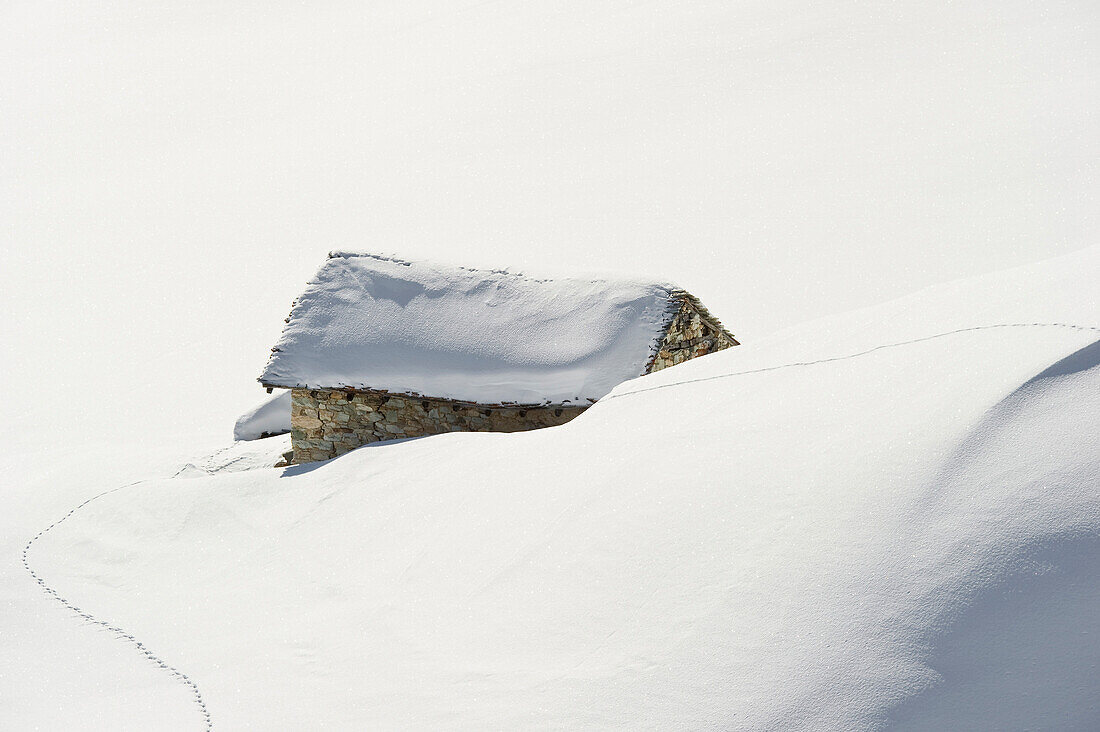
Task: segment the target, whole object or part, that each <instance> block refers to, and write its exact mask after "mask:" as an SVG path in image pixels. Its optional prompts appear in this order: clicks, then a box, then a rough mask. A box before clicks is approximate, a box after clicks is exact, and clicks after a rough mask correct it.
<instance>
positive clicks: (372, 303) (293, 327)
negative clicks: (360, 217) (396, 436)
mask: <svg viewBox="0 0 1100 732" xmlns="http://www.w3.org/2000/svg"><path fill="white" fill-rule="evenodd" d="M674 289H675V288H673V287H672V286H671V285H664V284H660V283H648V282H639V281H629V280H591V279H589V280H580V279H570V278H561V279H538V278H534V277H531V276H528V275H522V274H519V273H511V272H502V271H489V270H478V269H471V268H467V267H457V266H449V265H444V264H440V263H435V262H409V261H405V260H400V259H394V258H392V257H382V256H377V255H372V254H358V253H354V252H332V253H331V254H329V257H328V259H326V260H325V262H324V264H322V265H321V268H320V269H319V270H318V271H317V274H316V275H314V277H313V278H312V279H311V280H310V282H309V285H308V286H306V289H305V292H303V293H302V295H301V296H300V297H299V298H298V300H297V302H296V303H295V305H294V308H293V310H292V311H291V313H290V317H289V318H288V319H287V323H286V327H285V328H284V329H283V334H282V336H281V337H280V338H279V341H278V342H277V343H276V344H275V347H274V348H273V349H272V353H271V358H270V359H269V361H268V363H267V367H266V368H265V369H264V372H263V374H262V375H261V376H260V381H261V382H262V383H263V384H265V385H275V386H283V387H308V388H324V387H341V386H347V387H352V388H356V389H384V390H386V391H389V392H392V393H399V394H416V395H421V396H428V397H436V398H447V399H460V400H464V401H471V402H480V403H482V404H501V403H504V402H510V403H513V404H544V403H547V402H549V403H553V404H565V403H569V402H573V403H580V404H583V405H585V406H587V405H588V404H589V402H590V401H595V400H597V399H599V398H600V397H602V396H603V395H604V394H607V393H608V392H609V391H611V389H612V388H613V387H614V386H615V385H617V384H619V383H620V382H623V381H626V380H627V379H632V378H634V377H637V376H641V375H642V374H644V373H645V370H646V366H647V365H648V363H649V361H650V359H651V358H652V357H653V355H654V354H655V353H656V352H657V346H658V344H659V343H660V340H661V338H662V337H663V336H664V334H665V331H666V330H667V329H668V325H669V323H670V322H671V321H672V317H673V315H674V314H675V312H676V308H677V307H678V303H676V301H674V300H673V299H672V293H673V290H674Z"/></svg>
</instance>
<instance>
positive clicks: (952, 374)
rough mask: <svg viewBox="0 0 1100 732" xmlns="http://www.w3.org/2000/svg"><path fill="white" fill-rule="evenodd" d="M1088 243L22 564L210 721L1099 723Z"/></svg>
mask: <svg viewBox="0 0 1100 732" xmlns="http://www.w3.org/2000/svg"><path fill="white" fill-rule="evenodd" d="M1098 267H1100V249H1097V248H1093V249H1091V250H1088V251H1085V252H1082V253H1079V254H1075V255H1071V256H1069V257H1064V258H1061V259H1057V260H1051V261H1049V262H1046V263H1043V264H1041V265H1035V266H1031V267H1026V268H1020V269H1017V270H1012V271H1008V272H1003V273H997V274H994V275H990V276H986V277H982V278H977V279H972V280H968V281H961V282H956V283H950V284H948V285H945V286H941V287H937V288H931V289H929V290H926V291H923V292H921V293H917V294H915V295H913V296H910V297H908V298H905V299H902V300H898V301H895V302H891V303H886V304H884V305H882V306H878V307H875V308H871V309H867V310H863V311H856V312H853V313H850V314H847V315H842V316H834V317H830V318H827V319H824V320H821V321H817V322H812V323H808V324H806V325H803V326H799V327H796V328H794V329H791V330H788V331H786V332H784V333H782V334H779V335H777V336H776V337H775V338H772V339H770V340H768V341H765V342H761V343H757V344H746V345H745V346H742V347H741V348H738V349H731V350H730V351H726V352H722V353H719V354H714V355H712V356H707V357H705V358H703V359H699V360H697V361H694V362H691V363H689V364H686V365H684V366H680V367H677V368H674V369H668V370H666V371H664V372H661V373H659V374H656V375H654V376H648V377H643V378H641V379H637V380H634V381H631V382H628V383H626V384H624V385H622V386H621V387H619V388H618V389H616V390H615V391H614V392H613V393H612V394H611V395H610V396H609V397H607V398H605V399H604V400H602V401H600V402H599V403H598V404H597V405H596V406H594V407H593V408H592V409H590V410H589V411H588V412H587V413H586V414H584V415H583V416H582V417H580V418H578V419H576V420H575V421H573V422H571V423H569V424H567V425H565V426H563V427H559V428H552V429H547V430H539V431H535V432H529V433H519V434H510V435H504V434H450V435H442V436H438V437H430V438H425V439H420V440H412V441H407V442H402V443H391V444H382V445H376V446H371V447H367V448H362V449H359V450H357V451H355V452H353V453H350V454H348V455H346V456H343V457H341V458H338V459H336V460H333V461H330V462H326V463H320V464H316V465H306V466H296V467H292V468H287V469H272V468H260V467H253V468H252V469H248V470H243V471H239V472H227V471H219V470H218V469H217V466H216V465H213V464H210V465H208V466H207V469H206V470H200V469H195V468H192V469H189V470H187V471H184V473H183V474H181V475H180V476H179V477H176V478H171V479H165V480H151V481H147V482H144V483H141V484H139V485H134V486H130V487H127V488H123V489H122V490H119V491H117V492H114V493H110V494H107V495H104V496H102V497H101V498H98V499H96V500H94V501H92V502H91V503H89V504H88V505H86V506H84V507H83V508H81V509H80V510H79V511H77V512H76V513H74V514H73V515H72V516H70V517H69V518H67V519H66V520H65V521H64V522H63V523H61V524H59V525H57V526H56V527H54V528H53V529H52V530H51V531H49V532H48V533H46V534H44V535H43V536H42V537H41V538H39V539H38V540H37V541H36V542H35V543H34V544H33V546H32V547H31V548H30V551H29V561H30V564H31V566H32V567H33V568H34V570H35V571H36V572H37V573H38V574H39V575H40V576H41V577H43V578H44V579H45V581H46V582H47V583H48V584H49V585H50V586H51V587H52V588H53V589H55V590H56V591H57V592H58V593H60V594H61V595H63V596H64V597H66V598H71V599H72V600H71V601H72V602H74V603H75V604H78V605H79V607H81V608H82V610H81V612H83V613H87V614H90V615H92V616H94V618H96V619H105V620H106V621H108V622H110V623H111V624H115V625H117V626H119V627H120V628H122V629H124V632H125V635H126V636H133V637H134V638H135V639H136V640H137V641H138V642H140V643H142V644H143V648H148V649H151V651H152V652H154V653H155V654H156V655H157V657H158V658H161V659H166V662H167V663H168V665H170V666H173V667H175V668H177V669H180V671H181V673H185V674H186V675H187V676H188V679H190V680H191V681H193V683H195V684H196V685H197V687H198V688H199V689H200V690H201V693H202V698H203V700H204V702H205V704H206V709H208V710H209V713H210V714H211V717H212V719H213V721H214V724H215V726H216V727H218V728H224V729H239V728H244V727H258V728H263V729H304V728H319V727H333V728H339V729H358V728H408V727H417V728H461V729H484V728H509V729H514V728H545V727H547V726H549V727H554V728H608V727H615V728H637V727H639V726H641V727H649V726H652V727H656V728H664V729H669V728H683V727H689V728H702V727H719V728H724V729H874V728H880V727H883V726H888V727H889V728H891V729H918V730H942V729H945V728H967V729H1025V728H1038V729H1095V728H1096V726H1097V725H1098V724H1100V703H1098V701H1097V700H1098V699H1100V688H1098V687H1097V679H1096V676H1095V673H1094V669H1095V668H1096V667H1097V664H1098V663H1100V614H1097V613H1096V611H1095V608H1096V606H1097V602H1098V601H1100V589H1098V588H1100V570H1098V568H1100V542H1098V541H1097V537H1098V536H1100V450H1097V443H1096V435H1097V434H1098V430H1100V401H1098V397H1100V365H1098V364H1100V351H1098V350H1097V348H1098V346H1097V344H1098V343H1100V306H1098V303H1097V301H1096V297H1095V295H1094V294H1093V293H1094V288H1093V287H1092V285H1093V281H1094V279H1095V277H1094V275H1095V273H1096V272H1097V271H1098ZM266 442H273V443H279V444H273V445H271V446H269V447H267V448H264V449H267V450H269V451H270V454H277V452H278V449H279V448H280V447H282V444H283V443H282V442H281V441H280V440H272V441H260V442H259V443H252V444H254V445H257V446H263V444H264V443H266ZM232 462H233V461H232V460H230V461H229V464H232ZM253 464H255V463H253ZM243 467H249V466H247V465H246V466H243ZM89 632H91V630H89ZM122 643H129V641H126V640H125V639H124V640H123V641H122ZM133 655H134V656H135V663H136V662H140V661H141V657H140V656H139V655H138V650H137V649H134V653H133ZM148 672H149V673H150V674H155V673H158V672H159V673H161V675H162V676H165V677H169V678H170V676H169V674H170V672H169V671H167V670H165V669H159V668H158V667H157V665H156V664H150V667H149V671H148ZM191 692H192V690H191V689H190V688H189V687H187V686H186V685H184V684H183V683H177V685H176V688H175V691H174V697H173V694H172V693H169V692H167V691H164V692H163V693H164V694H165V696H166V697H167V698H169V699H171V700H173V703H175V704H176V705H177V707H178V705H179V704H184V703H185V702H186V701H187V700H188V698H189V696H190V695H191ZM192 707H193V708H192V709H191V713H190V716H181V717H180V718H179V719H174V720H173V723H174V724H178V727H179V728H181V729H186V728H195V727H196V725H200V726H201V720H202V715H201V713H200V711H199V710H198V708H197V707H195V706H194V705H192Z"/></svg>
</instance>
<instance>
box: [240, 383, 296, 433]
mask: <svg viewBox="0 0 1100 732" xmlns="http://www.w3.org/2000/svg"><path fill="white" fill-rule="evenodd" d="M284 432H290V392H289V391H284V392H280V393H278V394H275V395H274V396H270V397H268V398H267V399H265V400H264V401H262V402H261V403H260V404H258V405H256V406H255V407H253V408H252V409H250V410H248V411H247V412H245V413H244V414H242V415H241V416H240V417H239V418H238V419H237V423H236V424H234V425H233V439H234V440H259V439H260V438H262V437H271V436H272V435H281V434H283V433H284Z"/></svg>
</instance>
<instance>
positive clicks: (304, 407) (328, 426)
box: [290, 389, 588, 463]
mask: <svg viewBox="0 0 1100 732" xmlns="http://www.w3.org/2000/svg"><path fill="white" fill-rule="evenodd" d="M587 408H588V407H587V406H577V407H564V406H562V407H555V406H535V407H525V406H518V405H501V406H487V405H482V404H472V403H470V402H458V401H452V400H447V399H424V398H421V397H412V396H404V395H402V396H391V395H389V394H385V393H382V392H377V391H342V390H329V389H292V390H291V408H290V423H291V430H290V435H291V444H292V445H293V447H294V456H293V457H292V458H291V462H293V463H308V462H312V461H314V460H328V459H330V458H334V457H336V456H338V455H343V454H344V453H345V452H348V451H350V450H354V449H355V448H357V447H359V446H361V445H366V444H369V443H371V442H379V441H381V440H395V439H400V438H402V437H423V436H425V435H437V434H440V433H443V432H521V431H524V430H533V429H537V428H539V427H553V426H555V425H559V424H565V423H566V422H568V421H569V420H571V419H573V418H574V417H576V416H577V415H579V414H580V413H581V412H583V411H584V410H585V409H587Z"/></svg>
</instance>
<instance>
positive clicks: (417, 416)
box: [290, 291, 738, 463]
mask: <svg viewBox="0 0 1100 732" xmlns="http://www.w3.org/2000/svg"><path fill="white" fill-rule="evenodd" d="M671 307H672V308H673V313H674V314H673V316H672V320H671V321H670V323H669V327H668V330H667V331H666V332H665V335H664V337H663V338H661V340H660V341H659V342H658V343H656V344H655V352H654V355H653V357H652V358H651V359H650V361H649V363H648V364H647V367H646V370H645V373H647V374H648V373H653V372H654V371H660V370H661V369H666V368H668V367H669V366H675V365H676V364H679V363H683V362H684V361H687V360H688V359H692V358H696V357H697V356H703V355H706V354H708V353H713V352H714V351H721V350H723V349H726V348H729V347H731V346H736V345H738V343H737V341H736V340H734V339H733V337H732V336H731V335H730V334H729V332H728V331H726V330H725V328H723V327H722V324H721V323H720V322H719V321H718V320H717V318H715V317H714V316H712V315H711V314H710V313H709V312H708V311H707V309H706V308H705V307H703V305H702V303H700V302H699V301H698V300H697V299H696V298H695V297H694V296H692V295H691V294H689V293H687V292H683V291H676V292H673V293H672V303H671ZM589 406H590V405H587V404H586V405H581V406H561V405H537V406H523V405H518V404H497V405H492V404H475V403H472V402H461V401H454V400H450V399H432V398H425V397H420V396H415V395H413V396H409V395H405V394H388V393H386V392H383V391H366V390H350V389H302V388H295V389H291V411H290V424H291V430H290V434H291V444H292V445H293V448H294V449H293V456H291V457H290V462H292V463H308V462H313V461H315V460H328V459H330V458H334V457H336V456H338V455H343V454H344V453H346V452H349V451H351V450H354V449H355V448H357V447H360V446H361V445H367V444H369V443H372V442H380V441H382V440H395V439H400V438H404V437H423V436H426V435H438V434H441V433H443V432H522V431H524V430H533V429H538V428H540V427H553V426H555V425H560V424H565V423H566V422H568V421H569V420H571V419H573V418H574V417H576V416H577V415H579V414H580V413H581V412H583V411H584V410H585V409H587V408H588V407H589Z"/></svg>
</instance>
